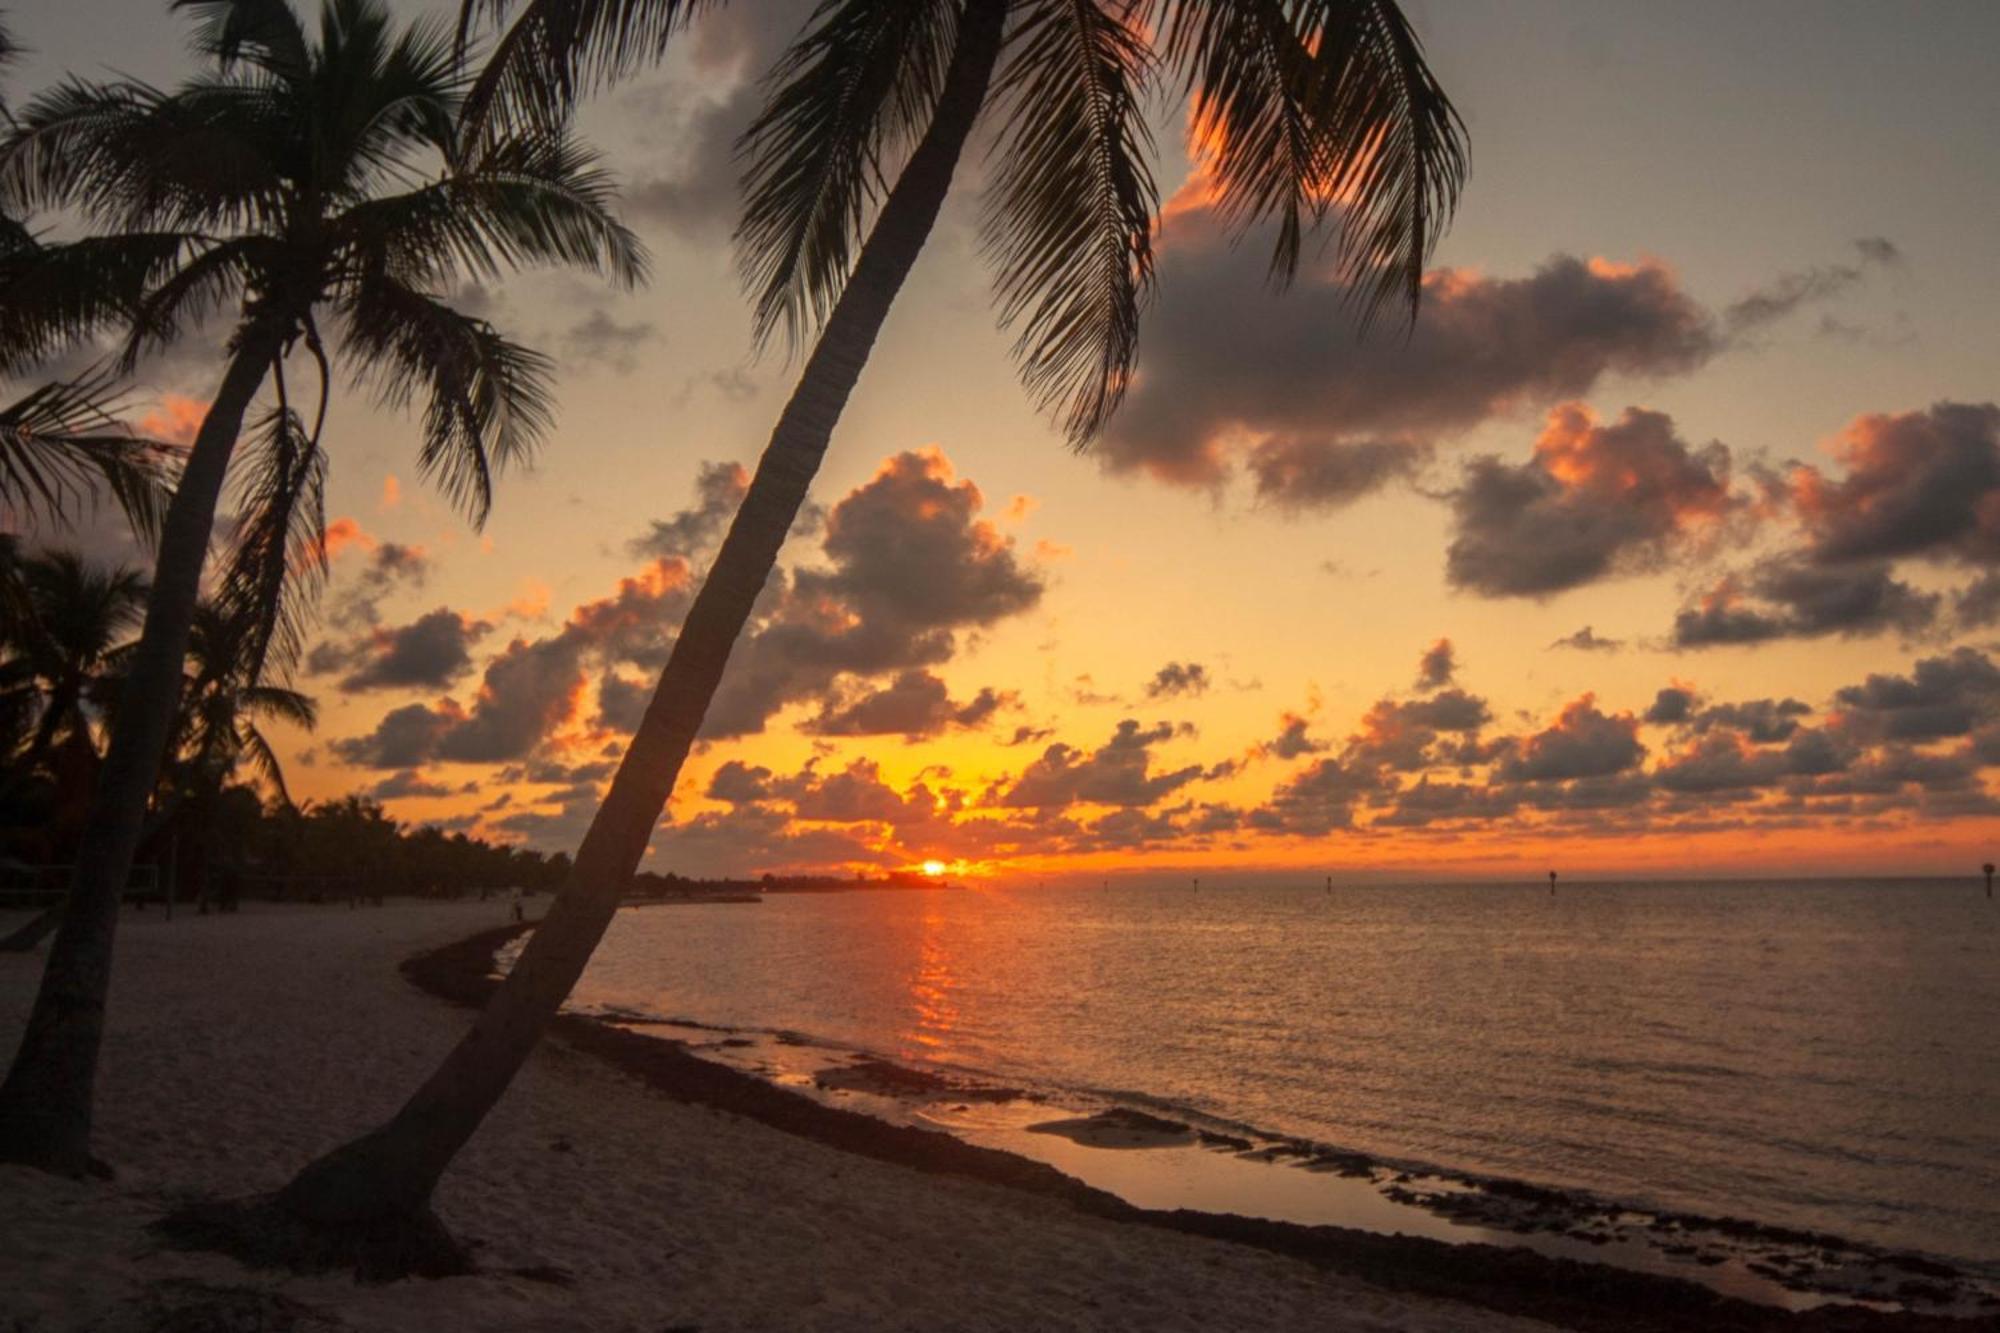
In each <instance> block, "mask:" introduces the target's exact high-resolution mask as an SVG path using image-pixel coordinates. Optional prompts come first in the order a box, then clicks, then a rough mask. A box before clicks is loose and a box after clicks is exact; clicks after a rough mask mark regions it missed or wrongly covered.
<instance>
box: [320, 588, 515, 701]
mask: <svg viewBox="0 0 2000 1333" xmlns="http://www.w3.org/2000/svg"><path fill="white" fill-rule="evenodd" d="M492 628H493V627H492V625H490V624H488V623H487V622H486V621H483V620H472V619H470V618H468V617H465V616H461V615H460V614H459V613H458V612H456V611H453V610H451V609H450V608H449V607H442V606H441V607H439V608H438V609H437V610H435V611H432V612H430V613H429V614H428V615H423V616H419V617H418V618H417V619H416V620H413V621H411V622H410V623H409V624H407V625H399V626H396V627H395V628H393V629H379V628H378V629H373V630H370V631H368V632H367V633H365V634H363V635H362V636H361V637H360V638H358V639H356V640H354V641H352V642H349V643H345V644H338V643H321V644H318V645H317V646H315V647H314V648H313V650H312V652H311V653H310V654H309V655H308V656H307V658H306V670H307V671H308V672H309V673H311V674H313V675H327V674H330V673H332V672H336V671H345V672H346V673H347V674H346V675H344V676H342V677H341V680H340V688H341V690H342V691H343V692H344V693H347V694H360V693H363V692H366V691H368V690H401V689H443V688H444V687H445V686H447V685H449V684H451V682H453V681H454V680H457V679H458V678H459V677H460V676H463V675H464V674H465V673H466V672H468V671H470V670H471V669H472V654H471V649H472V646H473V645H474V644H476V643H478V642H479V640H480V639H481V638H483V637H484V636H485V635H486V634H487V632H488V631H490V630H491V629H492Z"/></svg>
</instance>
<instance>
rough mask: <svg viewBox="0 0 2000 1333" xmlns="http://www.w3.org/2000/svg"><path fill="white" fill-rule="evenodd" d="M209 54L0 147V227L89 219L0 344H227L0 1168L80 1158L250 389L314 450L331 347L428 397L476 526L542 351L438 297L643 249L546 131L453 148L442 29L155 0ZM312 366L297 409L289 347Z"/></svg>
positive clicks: (341, 3) (452, 479) (87, 95)
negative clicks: (505, 273)
mask: <svg viewBox="0 0 2000 1333" xmlns="http://www.w3.org/2000/svg"><path fill="white" fill-rule="evenodd" d="M175 7H176V8H177V9H182V10H186V11H189V12H191V13H192V14H193V15H194V16H195V18H196V20H197V25H196V42H195V46H196V50H197V52H198V53H199V55H200V56H201V57H202V58H203V59H204V60H205V62H206V63H207V65H208V68H207V70H206V71H205V72H204V73H203V74H201V75H200V76H199V77H197V78H194V79H192V80H190V81H188V82H187V83H185V84H183V85H182V86H181V87H179V88H177V89H175V90H172V91H166V90H162V89H159V88H154V87H151V86H148V85H146V84H143V83H138V82H134V81H131V80H120V81H116V82H111V83H87V82H83V81H81V80H76V79H71V80H68V81H66V82H64V83H62V84H59V85H58V86H56V87H55V88H53V89H51V90H49V91H47V92H45V93H43V94H42V95H41V96H39V97H37V98H36V99H35V100H33V101H32V102H30V103H29V104H28V105H27V106H25V107H24V108H22V110H21V111H20V113H19V117H18V123H17V125H16V128H15V129H14V131H13V132H12V133H11V134H10V135H9V136H8V137H7V139H6V141H5V143H4V144H0V201H4V204H5V207H6V209H7V211H8V212H9V213H10V215H13V216H31V215H32V214H33V213H34V212H35V211H37V210H39V209H43V208H67V209H69V210H71V211H72V212H73V213H75V214H76V215H78V216H79V217H81V218H82V219H83V220H84V221H85V222H86V223H87V224H89V225H90V227H91V233H90V234H89V235H87V236H85V237H83V238H82V239H79V240H75V241H70V242H66V243H63V244H54V245H48V246H44V247H41V249H40V251H39V253H38V254H37V255H36V257H35V258H34V260H33V262H31V263H29V264H26V265H24V267H23V270H22V271H21V272H20V273H19V274H18V275H15V276H14V280H13V281H12V282H11V283H10V284H9V296H8V299H7V301H6V305H5V309H4V311H0V356H7V357H13V358H17V359H21V358H26V357H30V356H33V355H40V354H46V353H48V352H50V351H52V350H57V349H60V348H62V347H65V346H68V345H71V344H73V343H75V342H76V341H78V340H79V339H82V338H85V337H89V336H92V335H94V334H96V333H98V332H100V331H103V330H116V331H117V332H118V333H119V334H120V336H121V338H122V349H121V353H120V364H121V365H122V366H123V367H124V368H127V369H129V368H130V367H131V366H132V365H133V364H134V363H135V362H136V361H137V360H138V359H139V358H140V357H141V356H142V355H144V354H145V353H146V352H148V351H150V350H152V349H154V348H157V347H159V346H162V345H164V344H166V343H169V342H171V341H172V340H173V339H174V338H175V337H176V336H178V335H179V334H180V333H181V332H182V331H183V330H184V329H185V328H187V327H188V326H190V325H191V324H193V323H194V322H196V321H197V320H199V319H200V318H201V317H203V316H205V315H207V314H209V313H211V312H213V311H215V310H217V309H219V308H221V307H223V306H224V305H225V304H229V303H233V304H234V305H235V308H236V314H235V324H234V328H233V331H232V333H231V335H230V338H229V341H228V353H227V355H228V360H227V365H226V368H225V370H224V372H223V375H222V379H221V383H220V385H219V386H218V388H217V389H216V392H215V396H214V400H213V402H212V403H211V404H210V406H209V408H208V410H207V413H206V415H205V416H204V418H203V420H202V423H201V426H200V429H199V430H198V431H197V433H196V435H195V439H194V444H193V447H192V449H191V450H190V451H189V453H188V455H187V461H186V464H185V466H184V467H183V469H182V471H181V475H180V480H179V484H178V485H177V487H176V488H175V490H174V494H173V499H172V501H171V503H170V505H169V507H168V509H167V512H166V516H165V519H164V522H163V524H162V532H161V541H160V550H159V561H158V566H157V570H156V573H155V576H154V581H153V590H152V596H151V599H150V601H149V603H148V605H147V611H146V620H145V628H144V630H143V631H142V633H141V636H140V639H139V643H138V646H137V648H136V649H135V650H134V653H133V656H132V663H131V670H130V674H129V676H128V678H127V679H126V681H125V684H124V688H123V691H122V695H123V698H122V701H121V706H120V708H119V710H118V722H117V725H116V727H115V728H114V729H113V731H112V735H111V744H110V749H109V753H108V755H107V757H106V760H105V764H104V767H103V770H102V773H101V775H100V777H99V780H98V784H97V788H96V798H95V801H94V804H93V806H92V810H91V815H90V821H89V825H88V827H87V830H86V835H85V838H84V841H83V847H82V851H81V853H80V855H79V857H78V862H77V868H76V878H75V882H74V887H73V889H72V891H71V897H70V902H69V905H68V907H67V909H66V911H65V913H64V916H63V924H62V927H61V929H60V930H59V931H58V932H57V935H56V939H55V942H54V944H53V945H52V947H51V949H50V953H49V961H48V965H47V970H46V971H45V972H44V974H43V978H42V985H41V989H40V991H39V992H38V993H37V996H36V1002H35V1007H34V1011H33V1013H32V1015H31V1016H30V1018H29V1021H28V1026H27V1029H26V1032H25V1034H24V1036H23V1038H22V1043H21V1048H20V1051H19V1053H18V1054H17V1055H16V1057H15V1060H14V1063H13V1066H12V1068H11V1069H10V1070H9V1072H8V1075H7V1080H6V1083H5V1084H4V1086H0V1157H4V1158H6V1159H8V1160H13V1161H21V1162H26V1163H29V1164H32V1165H36V1166H41V1167H44V1168H47V1169H49V1170H54V1171H60V1172H64V1173H70V1174H74V1173H78V1172H81V1171H84V1170H87V1169H88V1168H89V1166H90V1159H89V1135H90V1111H91V1089H92V1084H93V1080H94V1077H95V1072H96V1057H97V1050H98V1045H99V1041H100V1038H101V1035H102V1029H103V1014H104V995H105V991H106V986H107V984H108V980H109V973H110V966H111V953H112V943H113V939H114V935H115V931H116V925H117V903H118V893H119V890H120V888H121V887H122V886H123V884H124V882H125V879H126V876H127V875H128V873H129V871H130V867H131V864H132V858H133V855H134V852H135V849H136V847H137V844H138V840H139V837H140V832H141V826H142V823H143V821H144V818H145V813H146V806H147V801H148V798H149V796H150V794H151V793H152V791H153V789H154V785H155V783H156V780H157V777H158V774H159V771H160V765H161V761H162V758H163V757H164V755H165V752H166V748H167V745H168V742H169V739H170V737H171V733H172V730H173V724H174V713H175V699H176V696H177V694H178V692H179V690H180V687H181V670H182V659H183V658H184V656H185V654H186V651H187V645H188V636H189V627H190V624H191V622H192V619H193V615H194V608H195V600H196V594H197V591H198V589H199V587H200V583H201V575H202V568H203V564H204V560H205V557H206V553H207V550H208V545H209V536H210V529H211V527H212V526H213V522H214V516H215V509H216V502H217V497H218V496H219V494H220V493H221V491H222V488H223V485H224V481H225V477H226V475H227V472H228V468H229V461H230V456H231V453H232V452H233V450H234V449H235V446H236V443H237V439H238V436H239V435H240V434H241V432H242V428H243V424H244V421H245V418H246V416H247V415H248V414H249V412H250V409H251V405H252V402H253V400H254V399H255V398H256V396H257V394H258V393H259V391H260V389H261V388H262V386H263V385H264V384H265V382H266V380H269V381H270V382H271V384H272V386H273V389H274V391H275V397H276V399H277V405H276V407H275V409H274V413H275V415H274V416H272V417H270V418H269V419H268V420H267V423H266V424H267V425H268V426H269V427H270V428H271V429H277V430H281V431H284V432H287V433H292V434H297V433H299V432H303V433H304V437H305V438H306V439H309V440H310V441H311V442H312V443H313V444H314V445H315V446H316V445H317V437H318V433H319V427H320V425H321V423H322V422H323V421H324V418H325V408H326V401H327V395H328V390H329V385H328V375H329V372H330V363H331V361H332V359H333V358H334V357H335V356H336V355H344V356H345V357H346V358H347V360H348V361H349V362H350V363H351V366H352V369H353V370H354V371H355V372H356V373H357V374H358V375H360V376H361V377H362V378H364V379H367V380H370V381H372V383H373V384H374V386H375V389H376V391H377V394H378V397H379V398H380V399H382V400H383V401H384V402H386V403H387V404H389V405H392V406H396V407H404V406H408V405H410V404H411V403H413V402H415V403H419V404H420V405H421V406H422V408H423V445H422V450H421V453H420V454H419V462H420V466H421V468H422V469H423V471H424V472H425V473H426V474H427V475H428V476H430V477H431V478H432V479H433V480H434V481H435V482H436V483H437V484H439V485H440V486H441V488H442V489H443V490H444V491H445V492H446V493H447V494H448V495H449V496H450V497H451V498H452V499H453V500H454V501H456V502H458V503H459V505H460V506H461V507H462V508H463V509H464V510H465V511H466V512H467V513H468V515H469V516H470V517H471V519H472V520H473V522H474V523H475V524H477V523H479V522H482V521H483V520H484V518H485V515H486V512H487V509H488V506H489V505H490V503H491V499H492V483H493V476H494V473H495V472H496V471H497V470H498V469H500V468H501V467H503V466H505V465H506V464H508V463H509V462H511V461H514V460H517V459H519V458H521V457H523V456H524V455H526V454H527V453H529V452H530V450H531V449H532V448H533V446H534V445H535V443H536V441H537V440H538V438H539V437H540V436H541V435H542V434H543V432H544V431H545V429H546V427H547V424H548V421H549V414H550V400H549V394H548V373H549V363H548V361H547V359H546V358H544V357H542V356H540V355H538V354H537V353H535V352H532V351H530V350H529V349H527V348H525V347H522V346H520V345H518V344H516V343H514V342H512V341H510V340H509V339H508V338H506V337H505V336H504V335H503V334H502V333H501V332H500V331H499V330H497V329H496V328H494V327H493V326H492V325H491V324H489V323H487V322H486V321H484V320H481V319H478V318H476V317H474V316H471V315H467V314H464V313H462V312H461V311H459V310H457V309H454V308H453V307H452V306H451V305H450V304H449V303H448V302H447V300H446V299H445V294H446V293H449V292H451V291H453V290H454V289H455V288H456V287H457V286H458V285H459V284H460V283H461V282H462V281H464V280H467V279H478V278H491V277H493V276H495V275H496V274H498V273H499V272H501V271H502V270H503V269H507V268H513V267H519V266H524V265H529V264H573V265H579V266H582V267H586V268H589V269H592V270H595V271H598V272H602V273H608V274H610V275H611V276H613V277H614V278H616V279H618V280H620V281H622V282H626V283H631V282H636V281H638V280H639V278H640V277H641V276H643V272H644V266H645V256H644V253H643V251H642V249H641V248H640V246H639V245H638V243H637V241H636V240H635V239H634V238H633V237H632V235H631V234H630V233H629V232H628V231H626V230H625V228H624V227H623V226H621V225H620V224H619V223H618V222H617V221H616V220H615V218H614V217H613V216H612V214H611V211H610V199H611V187H610V182H609V180H608V179H607V178H606V177H605V176H604V175H603V174H602V173H601V172H599V171H598V170H597V169H596V168H595V166H594V159H593V158H592V157H591V155H590V154H589V153H587V152H585V151H584V150H583V149H581V148H580V147H579V146H578V145H577V144H576V143H575V142H574V141H573V140H572V139H571V138H570V137H569V136H568V134H567V133H566V132H565V131H564V130H563V129H562V128H561V126H559V125H555V124H549V125H546V126H543V127H540V128H537V129H535V130H533V131H526V132H523V133H520V134H516V135H512V136H509V137H508V138H506V139H505V140H485V141H481V142H479V143H468V142H466V141H464V140H462V138H461V137H460V134H459V125H458V116H459V112H460V108H461V105H462V101H463V97H464V93H465V88H466V78H465V76H464V75H463V74H462V73H461V68H462V67H461V65H460V62H459V61H458V60H457V58H456V53H455V52H454V50H453V46H452V42H451V39H450V34H449V33H448V32H447V31H445V30H442V29H439V28H437V27H434V26H430V25H426V24H422V23H419V24H415V25H411V26H409V27H405V28H402V29H400V30H398V29H396V28H395V27H393V26H392V24H391V22H390V19H389V16H388V14H387V13H386V12H385V10H384V8H383V6H382V4H381V3H380V0H325V3H324V4H323V5H322V7H321V10H320V15H319V24H318V30H317V32H316V33H312V32H309V31H308V29H307V27H306V25H305V24H304V23H303V22H302V21H301V19H300V17H299V15H298V14H297V13H295V12H294V11H293V9H292V8H291V6H290V5H289V4H288V3H286V0H176V4H175ZM295 350H297V351H302V352H303V354H304V355H305V356H306V357H307V358H308V359H309V361H310V363H311V365H312V366H313V367H314V368H315V369H316V370H317V372H318V381H319V386H318V387H319V393H318V402H317V404H316V406H315V407H314V409H313V411H312V412H311V413H310V419H311V421H312V425H311V426H310V428H309V429H308V428H306V427H304V426H303V422H304V420H305V419H306V417H307V414H306V413H305V412H304V411H302V410H301V409H296V408H294V406H293V403H292V398H291V393H290V387H289V385H288V382H287V372H286V363H287V358H288V354H290V353H292V352H294V351H295Z"/></svg>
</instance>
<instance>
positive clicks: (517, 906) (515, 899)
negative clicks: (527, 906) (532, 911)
mask: <svg viewBox="0 0 2000 1333" xmlns="http://www.w3.org/2000/svg"><path fill="white" fill-rule="evenodd" d="M508 898H509V900H510V901H511V902H512V903H513V904H514V920H515V921H517V922H519V921H525V920H527V919H528V918H527V914H526V913H525V912H524V911H523V910H522V907H521V886H520V885H519V884H516V885H515V886H514V888H513V891H512V892H511V893H510V894H509V895H508Z"/></svg>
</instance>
